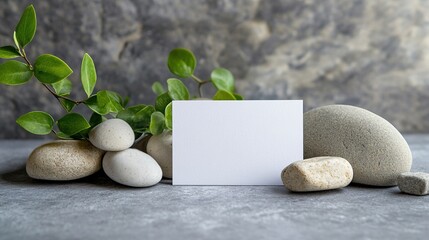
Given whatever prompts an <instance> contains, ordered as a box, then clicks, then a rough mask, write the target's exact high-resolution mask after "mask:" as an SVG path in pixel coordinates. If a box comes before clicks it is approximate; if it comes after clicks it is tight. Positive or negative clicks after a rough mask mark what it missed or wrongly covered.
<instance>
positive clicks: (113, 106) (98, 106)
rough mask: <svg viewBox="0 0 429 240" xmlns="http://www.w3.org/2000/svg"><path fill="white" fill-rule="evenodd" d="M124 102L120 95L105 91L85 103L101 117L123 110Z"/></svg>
mask: <svg viewBox="0 0 429 240" xmlns="http://www.w3.org/2000/svg"><path fill="white" fill-rule="evenodd" d="M122 102H123V101H122V98H121V96H120V95H119V94H118V93H115V92H112V91H107V90H103V91H99V92H98V93H97V94H96V95H93V96H91V97H90V98H88V99H87V100H86V101H85V102H84V103H85V105H86V106H88V108H90V109H91V110H92V111H94V112H96V113H98V114H100V115H106V114H109V113H112V112H113V113H118V112H119V111H121V110H123V109H124V107H123V106H122V105H121V103H122Z"/></svg>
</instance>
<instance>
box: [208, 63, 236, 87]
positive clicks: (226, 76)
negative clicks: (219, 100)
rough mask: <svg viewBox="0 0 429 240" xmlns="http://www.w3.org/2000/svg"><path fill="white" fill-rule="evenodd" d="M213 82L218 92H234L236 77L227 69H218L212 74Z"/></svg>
mask: <svg viewBox="0 0 429 240" xmlns="http://www.w3.org/2000/svg"><path fill="white" fill-rule="evenodd" d="M210 77H211V80H212V83H213V85H214V86H215V87H216V88H217V89H218V90H224V91H227V92H234V76H233V75H232V73H231V72H230V71H229V70H227V69H225V68H216V69H215V70H213V72H212V73H211V76H210Z"/></svg>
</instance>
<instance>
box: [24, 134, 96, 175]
mask: <svg viewBox="0 0 429 240" xmlns="http://www.w3.org/2000/svg"><path fill="white" fill-rule="evenodd" d="M103 154H104V151H102V150H100V149H98V148H96V147H94V146H93V145H91V143H90V142H88V141H83V140H58V141H54V142H50V143H46V144H43V145H41V146H39V147H37V148H36V149H34V150H33V152H32V153H31V154H30V156H29V158H28V160H27V165H26V170H27V174H28V175H29V176H30V177H32V178H35V179H42V180H57V181H66V180H74V179H79V178H83V177H86V176H89V175H91V174H93V173H95V172H97V171H98V170H100V168H101V159H102V157H103Z"/></svg>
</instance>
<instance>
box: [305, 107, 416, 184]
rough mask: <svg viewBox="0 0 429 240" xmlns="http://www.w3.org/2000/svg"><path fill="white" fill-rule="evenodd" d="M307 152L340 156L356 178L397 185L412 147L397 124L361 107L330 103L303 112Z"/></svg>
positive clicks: (405, 167) (356, 179)
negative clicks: (394, 124)
mask: <svg viewBox="0 0 429 240" xmlns="http://www.w3.org/2000/svg"><path fill="white" fill-rule="evenodd" d="M304 156H305V158H312V157H319V156H337V157H342V158H345V159H347V160H348V161H349V162H350V164H351V165H352V167H353V182H355V183H361V184H367V185H374V186H393V185H396V180H397V178H398V176H399V175H400V174H401V173H403V172H408V171H410V169H411V163H412V155H411V151H410V148H409V146H408V144H407V142H406V141H405V139H404V138H403V137H402V135H401V134H400V133H399V132H398V130H396V128H395V127H394V126H393V125H392V124H390V123H389V122H388V121H386V120H385V119H383V118H382V117H380V116H378V115H376V114H374V113H372V112H370V111H367V110H365V109H362V108H358V107H353V106H347V105H330V106H324V107H320V108H316V109H313V110H311V111H309V112H307V113H305V114H304Z"/></svg>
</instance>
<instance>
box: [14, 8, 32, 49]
mask: <svg viewBox="0 0 429 240" xmlns="http://www.w3.org/2000/svg"><path fill="white" fill-rule="evenodd" d="M36 26H37V19H36V11H35V10H34V7H33V5H30V6H28V7H27V8H26V9H25V10H24V12H23V13H22V16H21V19H20V20H19V22H18V25H16V28H15V31H16V39H17V40H18V43H19V46H21V47H22V48H24V47H25V46H26V45H27V44H28V43H30V42H31V40H33V37H34V34H36Z"/></svg>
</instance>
